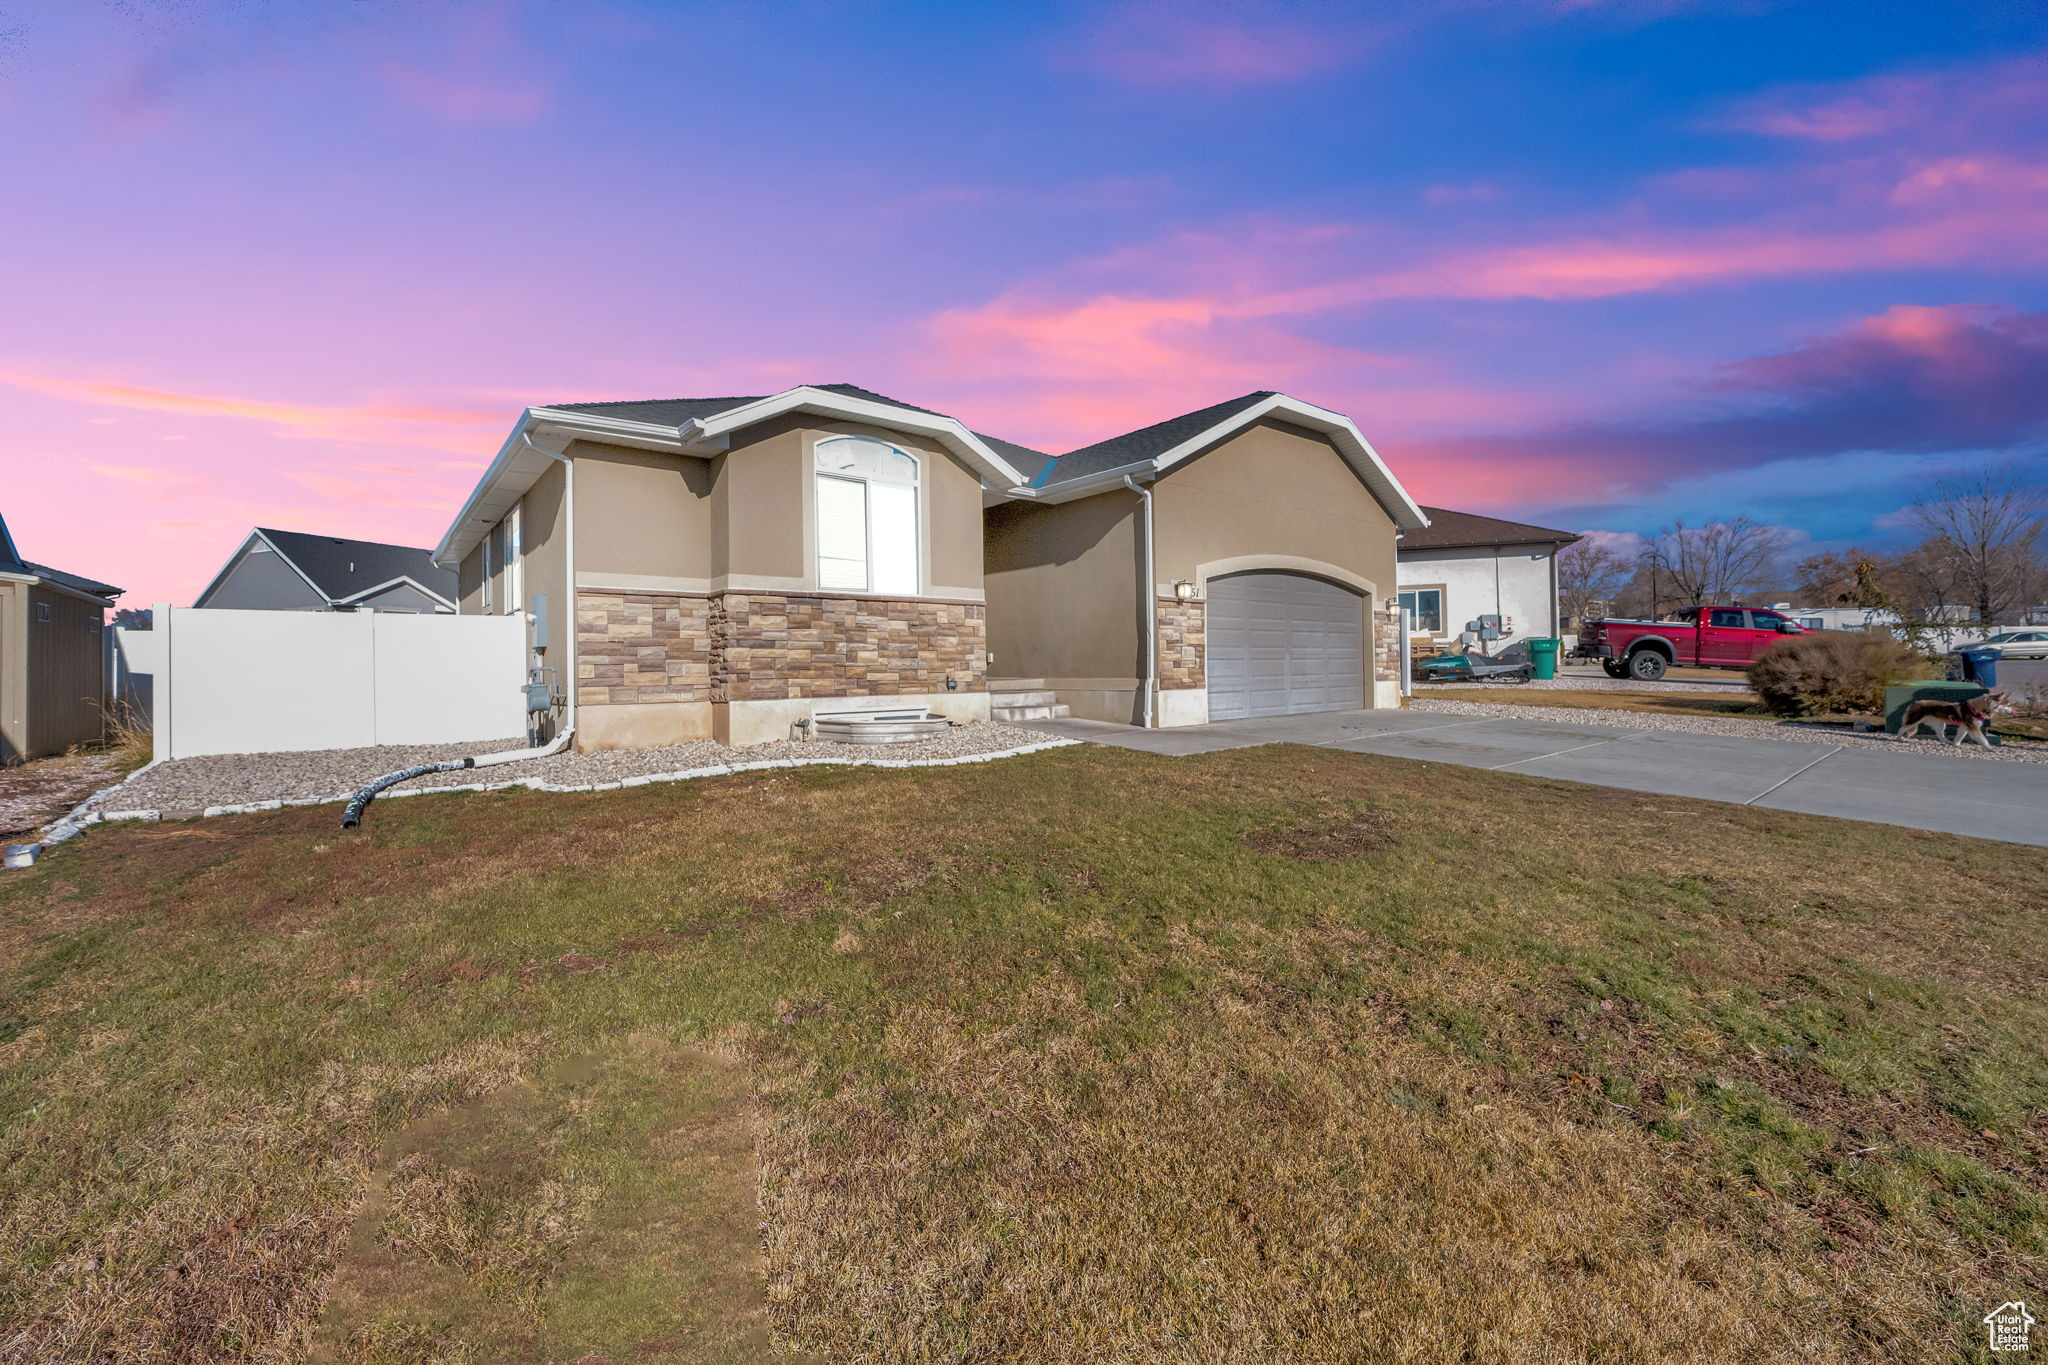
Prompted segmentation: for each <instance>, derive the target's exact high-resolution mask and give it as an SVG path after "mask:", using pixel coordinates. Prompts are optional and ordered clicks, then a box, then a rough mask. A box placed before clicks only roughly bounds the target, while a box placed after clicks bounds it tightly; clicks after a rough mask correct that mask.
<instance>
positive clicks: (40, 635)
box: [0, 520, 121, 763]
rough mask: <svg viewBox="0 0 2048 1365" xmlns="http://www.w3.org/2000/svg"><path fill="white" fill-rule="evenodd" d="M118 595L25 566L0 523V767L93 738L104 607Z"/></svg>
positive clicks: (97, 728) (97, 731)
mask: <svg viewBox="0 0 2048 1365" xmlns="http://www.w3.org/2000/svg"><path fill="white" fill-rule="evenodd" d="M120 595H121V590H120V589H119V588H116V587H113V586H112V585H110V584H107V583H100V582H96V581H95V580H93V579H90V578H81V577H79V576H78V575H77V574H69V573H63V572H61V571H59V570H57V569H52V568H49V567H47V566H45V565H42V564H31V563H29V562H28V561H27V560H25V559H23V558H22V557H21V556H20V555H19V554H17V553H16V552H15V549H14V540H13V538H12V537H11V536H9V535H8V533H7V523H6V522H5V521H4V520H0V763H11V762H16V761H19V760H21V759H28V758H40V757H42V756H43V755H45V754H58V753H62V752H64V750H66V749H68V748H70V747H71V746H72V745H74V744H90V743H93V742H95V741H97V740H98V739H99V738H100V737H101V735H102V733H103V732H104V728H105V719H106V718H105V716H104V714H103V706H104V703H105V700H106V655H105V650H106V642H105V632H106V619H107V608H108V607H109V606H111V605H113V602H114V599H115V598H117V597H119V596H120Z"/></svg>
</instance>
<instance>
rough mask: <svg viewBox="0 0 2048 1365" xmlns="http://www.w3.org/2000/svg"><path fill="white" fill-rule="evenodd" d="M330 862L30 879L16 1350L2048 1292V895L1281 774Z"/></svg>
mask: <svg viewBox="0 0 2048 1365" xmlns="http://www.w3.org/2000/svg"><path fill="white" fill-rule="evenodd" d="M1551 695H1555V694H1551ZM330 821H331V815H330V814H328V813H324V812H317V811H281V812H276V813H274V814H271V815H264V816H255V817H242V818H237V819H235V820H232V821H220V822H208V823H207V824H204V825H189V826H177V825H173V826H165V827H162V828H159V829H153V830H151V829H135V830H101V831H96V832H95V833H94V834H93V835H92V836H91V837H90V838H88V839H87V840H84V841H82V842H81V843H79V844H75V845H69V846H67V847H66V848H65V849H64V850H62V851H60V854H59V855H58V856H55V857H52V858H50V859H47V860H45V862H44V863H42V864H39V865H38V867H37V868H35V869H33V870H32V871H30V872H28V873H25V874H21V875H19V876H17V877H15V878H13V879H11V880H9V881H6V882H0V974H4V975H0V1115H5V1116H6V1117H5V1118H4V1119H0V1124H4V1127H0V1263H4V1264H5V1265H6V1266H7V1268H8V1270H9V1274H8V1275H7V1276H6V1277H5V1278H4V1280H0V1323H6V1324H7V1326H6V1327H5V1328H4V1329H0V1359H11V1360H23V1361H31V1360H33V1361H43V1360H59V1359H61V1360H81V1361H89V1360H116V1359H119V1360H141V1361H186V1360H193V1361H197V1360H294V1359H304V1358H308V1357H311V1358H316V1359H322V1360H335V1361H348V1362H353V1363H354V1365H382V1362H387V1361H389V1362H397V1361H404V1362H447V1363H449V1365H454V1363H455V1362H472V1361H474V1362H483V1361H498V1360H531V1361H543V1360H548V1361H556V1360H560V1361H568V1360H577V1359H585V1360H588V1361H591V1362H593V1363H594V1362H600V1361H615V1362H623V1361H628V1360H634V1361H639V1360H647V1361H658V1360H691V1361H714V1360H715V1361H738V1360H752V1359H764V1358H768V1356H769V1355H770V1353H771V1344H770V1339H771V1337H772V1339H773V1345H774V1347H775V1349H777V1350H779V1351H781V1352H785V1353H786V1352H794V1351H801V1352H808V1353H811V1354H813V1355H814V1356H815V1357H816V1358H818V1359H821V1360H855V1361H858V1360H874V1361H884V1360H886V1361H892V1362H893V1361H948V1362H954V1361H998V1360H1033V1361H1040V1360H1046V1361H1091V1362H1092V1361H1103V1362H1110V1361H1115V1362H1124V1361H1146V1360H1158V1361H1193V1360H1200V1361H1216V1362H1224V1361H1239V1360H1243V1361H1253V1360H1260V1361H1265V1360H1274V1359H1289V1360H1303V1361H1324V1360H1328V1361H1336V1360H1347V1361H1348V1360H1358V1359H1388V1360H1440V1359H1467V1360H1476V1361H1493V1360H1501V1361H1506V1360H1536V1359H1542V1360H1583V1359H1644V1360H1698V1361H1709V1360H1712V1361H1722V1360H1731V1359H1743V1360H1763V1361H1777V1360H1783V1361H1794V1360H1797V1361H1801V1362H1807V1361H1823V1362H1825V1361H1866V1360H1867V1361H1877V1360H1928V1361H1934V1360H1953V1359H1958V1358H1967V1357H1968V1353H1969V1351H1970V1350H1971V1349H1972V1348H1971V1346H1970V1344H1969V1343H1971V1342H1973V1341H1975V1340H1977V1331H1978V1329H1977V1328H1976V1326H1975V1322H1974V1319H1975V1318H1976V1317H1977V1316H1979V1315H1981V1314H1982V1313H1983V1312H1984V1311H1986V1310H1987V1309H1989V1308H1990V1307H1992V1306H1994V1305H1995V1304H1997V1303H1998V1302H2001V1301H2002V1300H2003V1299H2005V1298H2011V1297H2018V1296H2023V1295H2024V1291H2025V1289H2026V1288H2027V1287H2029V1286H2032V1285H2038V1284H2039V1283H2041V1282H2042V1280H2043V1276H2044V1271H2048V1202H2044V1196H2048V1178H2044V1176H2043V1175H2042V1171H2043V1169H2044V1166H2043V1158H2044V1157H2048V1133H2044V1122H2048V1060H2044V1056H2043V1044H2042V1041H2041V1040H2042V1039H2043V1038H2044V1037H2048V1029H2044V1027H2043V1026H2044V1025H2048V1009H2044V999H2043V986H2042V982H2043V981H2044V980H2048V921H2044V917H2043V915H2042V911H2043V910H2044V909H2048V905H2044V900H2043V896H2042V893H2041V892H2040V890H2039V888H2040V887H2041V886H2042V885H2044V884H2048V883H2044V879H2043V876H2042V874H2043V872H2044V871H2048V856H2044V855H2043V854H2042V853H2041V852H2040V851H2038V850H2029V849H2021V848H2014V847H2008V846H2002V845H1991V844H1978V843H1973V842H1971V841H1967V840H1960V839H1953V838H1948V837H1945V836H1935V835H1924V834H1916V833H1906V832H1901V831H1897V830H1889V829H1880V828H1876V827H1869V826H1857V825H1849V824H1841V823H1836V822H1829V821H1825V820H1820V819H1816V818H1811V817H1803V816H1795V815H1789V814H1782V813H1776V812H1764V811H1755V810H1749V809H1745V808H1740V807H1732V806H1719V805H1710V804H1705V803H1693V802H1687V801H1680V800H1674V799H1670V798H1658V797H1644V796H1636V795H1631V794H1628V793H1622V792H1610V791H1602V790H1594V789H1587V788H1578V787H1571V786H1568V785H1566V784H1560V783H1551V782H1542V781H1533V780H1529V779H1521V778H1511V777H1506V776H1503V775H1498V774H1487V773H1479V772H1470V771H1465V770H1455V769H1444V768H1441V767H1438V766H1435V765H1430V766H1424V765H1416V764H1404V763H1402V762H1400V761H1398V760H1391V759H1383V758H1377V757H1373V756H1366V755H1352V754H1339V753H1329V752H1323V751H1305V750H1292V749H1282V748H1273V749H1260V750H1247V751H1237V752H1232V753H1224V754H1215V755H1209V756H1205V757H1201V758H1195V759H1184V760H1173V759H1160V758H1155V757H1151V756H1146V755H1138V754H1128V753H1121V752H1115V751H1106V750H1086V751H1075V750H1067V751H1060V752H1056V753H1049V754H1044V755H1038V756H1033V757H1031V758H1027V759H1023V760H1017V761H1013V762H1008V763H1003V764H994V765H986V766H977V767H972V768H959V769H947V770H927V771H923V772H905V773H859V772H841V773H833V772H822V771H818V770H808V771H800V772H796V773H791V774H761V775H749V776H745V777H736V778H732V779H721V780H717V781H713V782H706V783H697V784H690V785H689V786H687V787H675V788H649V789H644V790H640V791H633V792H621V793H615V794H605V795H593V796H589V797H566V798H565V797H545V796H537V795H533V794H505V795H492V796H472V797H432V798H420V799H419V800H416V801H412V802H402V803H394V804H393V806H392V808H391V809H389V810H385V809H384V808H382V807H380V808H379V809H378V811H377V812H376V814H375V815H374V816H373V820H372V827H371V829H370V830H369V831H367V837H364V838H360V839H344V838H343V837H342V836H340V835H339V834H338V833H337V832H335V831H333V830H332V829H331V827H330ZM868 850H876V851H877V853H876V855H875V856H870V855H869V854H868ZM757 1144H758V1147H757ZM757 1151H758V1156H757Z"/></svg>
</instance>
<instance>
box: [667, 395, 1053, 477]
mask: <svg viewBox="0 0 2048 1365" xmlns="http://www.w3.org/2000/svg"><path fill="white" fill-rule="evenodd" d="M792 412H811V413H817V414H819V415H821V416H827V417H838V418H842V419H844V420H846V421H854V422H866V423H869V424H871V425H874V426H879V427H886V428H891V429H895V430H899V431H912V432H917V433H919V434H921V435H926V436H931V437H934V438H935V439H937V440H938V441H939V443H940V444H942V445H944V446H945V447H946V448H947V449H948V450H950V451H952V452H953V453H954V454H955V455H957V456H959V457H961V458H962V459H963V460H965V461H966V462H967V463H968V464H969V465H971V466H973V467H974V469H975V470H976V472H977V473H979V474H980V475H981V476H982V478H983V480H984V481H985V482H986V481H989V480H993V481H994V482H995V483H996V484H997V485H999V486H1002V487H1005V488H1014V487H1017V486H1018V485H1020V484H1023V483H1025V482H1026V480H1025V478H1024V474H1023V472H1022V471H1021V470H1019V469H1018V468H1017V467H1016V466H1015V465H1013V464H1011V463H1010V462H1009V461H1008V460H1006V459H1004V458H1003V457H1002V456H1001V455H1000V454H998V453H997V452H996V450H995V449H994V447H992V446H990V445H989V444H988V443H987V442H985V441H983V440H982V439H981V438H980V437H978V436H976V435H975V434H974V433H973V432H971V431H969V430H968V429H967V426H966V424H965V423H963V422H961V421H960V420H959V419H958V418H956V417H946V416H942V415H941V414H938V413H932V412H922V411H919V410H918V409H915V408H904V407H898V406H896V405H895V404H893V403H877V402H873V401H871V400H869V399H866V398H852V397H849V396H847V395H845V394H839V393H833V392H831V391H830V390H829V389H820V388H816V387H814V386H812V385H809V384H802V385H798V386H797V387H796V388H793V389H784V390H783V391H782V392H781V393H775V394H770V395H768V396H767V397H766V398H757V399H755V400H754V401H753V402H751V403H743V404H741V405H740V406H739V407H736V408H727V409H726V410H725V411H724V412H718V413H713V414H712V415H710V416H709V417H693V418H691V419H690V420H689V421H687V422H684V423H683V424H682V425H681V426H679V427H678V428H677V434H678V436H679V437H680V438H681V440H682V442H683V444H684V445H685V446H698V445H707V446H716V445H717V444H718V443H719V442H722V441H725V440H727V439H728V438H730V437H731V436H732V434H733V433H734V432H736V431H739V430H741V429H742V428H745V427H750V426H753V425H755V424H756V423H759V422H766V421H769V420H771V419H773V418H776V417H781V416H783V415H785V414H787V413H792Z"/></svg>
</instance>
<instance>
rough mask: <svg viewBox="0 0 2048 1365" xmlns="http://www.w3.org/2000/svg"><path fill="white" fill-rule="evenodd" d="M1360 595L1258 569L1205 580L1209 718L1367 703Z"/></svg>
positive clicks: (1318, 581)
mask: <svg viewBox="0 0 2048 1365" xmlns="http://www.w3.org/2000/svg"><path fill="white" fill-rule="evenodd" d="M1365 646H1366V641H1365V597H1364V595H1363V594H1361V593H1359V592H1357V591H1355V590H1353V589H1351V588H1347V587H1344V586H1343V585H1341V584H1338V583H1333V582H1331V581H1330V580H1329V579H1327V578H1318V577H1315V576H1314V575H1312V574H1305V573H1288V572H1283V571H1280V570H1272V569H1259V570H1252V571H1250V572H1246V573H1234V574H1230V575H1227V576H1225V577H1220V578H1211V579H1210V580H1209V583H1208V682H1209V719H1210V720H1238V719H1243V718H1245V717H1249V716H1292V715H1299V714H1302V713H1304V712H1309V711H1345V710H1352V709H1355V708H1360V707H1363V706H1364V705H1365V658H1366V652H1365Z"/></svg>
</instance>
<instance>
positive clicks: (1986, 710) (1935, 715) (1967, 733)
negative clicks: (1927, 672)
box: [1899, 688, 2012, 749]
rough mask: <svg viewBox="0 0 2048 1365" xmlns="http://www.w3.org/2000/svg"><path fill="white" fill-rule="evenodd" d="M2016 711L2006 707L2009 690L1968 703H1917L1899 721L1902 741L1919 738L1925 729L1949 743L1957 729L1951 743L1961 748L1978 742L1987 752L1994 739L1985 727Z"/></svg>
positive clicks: (1925, 701) (1990, 693)
mask: <svg viewBox="0 0 2048 1365" xmlns="http://www.w3.org/2000/svg"><path fill="white" fill-rule="evenodd" d="M2011 712H2012V708H2011V707H2010V706H2008V705H2006V703H2005V689H2003V688H2000V689H1999V690H1998V691H1996V692H1986V693H1983V694H1982V695H1980V696H1975V697H1972V698H1970V699H1969V700H1968V701H1931V700H1922V701H1916V702H1914V703H1913V704H1912V705H1910V706H1908V707H1907V708H1906V714H1905V715H1903V716H1901V717H1900V718H1899V738H1900V739H1909V738H1911V737H1912V736H1913V735H1915V734H1917V733H1918V732H1919V730H1920V727H1921V726H1923V725H1932V726H1933V727H1934V737H1935V738H1936V739H1948V727H1949V726H1951V725H1953V726H1955V727H1956V737H1955V738H1954V739H1949V740H1948V742H1949V743H1951V744H1953V745H1955V746H1956V747H1957V748H1961V747H1962V744H1963V741H1964V740H1965V739H1974V740H1976V741H1977V742H1978V743H1979V744H1981V745H1983V746H1984V747H1985V748H1987V749H1988V748H1990V747H1991V738H1990V736H1989V735H1987V734H1986V733H1985V731H1984V723H1985V722H1986V721H1988V720H1990V719H1991V718H1992V717H1993V716H1995V715H2009V714H2011Z"/></svg>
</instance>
